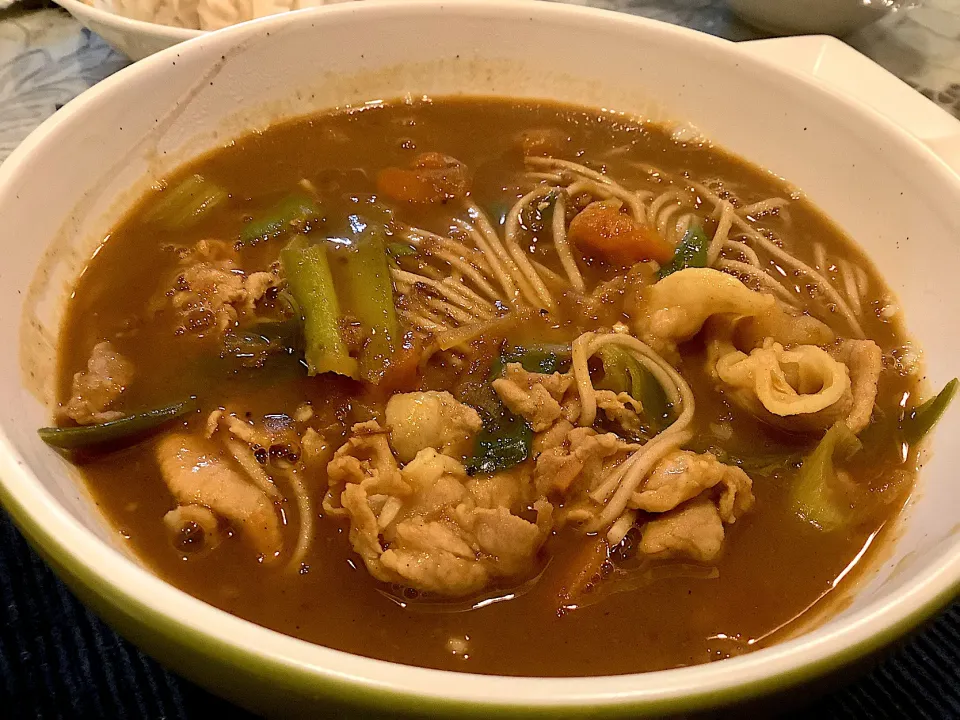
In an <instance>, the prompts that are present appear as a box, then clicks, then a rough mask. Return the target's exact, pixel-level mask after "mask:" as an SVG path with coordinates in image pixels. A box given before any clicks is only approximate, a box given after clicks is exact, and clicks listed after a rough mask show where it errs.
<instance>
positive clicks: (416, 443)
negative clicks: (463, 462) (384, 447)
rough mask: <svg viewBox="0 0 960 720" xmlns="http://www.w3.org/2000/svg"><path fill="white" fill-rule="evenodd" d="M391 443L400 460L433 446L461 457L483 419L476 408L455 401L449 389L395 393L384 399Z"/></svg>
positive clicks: (470, 443)
mask: <svg viewBox="0 0 960 720" xmlns="http://www.w3.org/2000/svg"><path fill="white" fill-rule="evenodd" d="M387 425H388V426H389V427H390V444H391V445H392V446H393V449H394V450H396V452H397V456H398V457H399V458H400V460H401V461H403V462H410V461H411V460H413V458H414V457H415V456H416V454H417V453H418V452H420V451H421V450H423V449H424V448H428V447H432V448H435V449H436V450H439V451H440V452H442V453H444V454H445V455H450V456H451V457H464V456H465V455H467V454H469V453H470V451H471V449H472V447H473V438H474V436H475V435H476V434H477V433H478V432H479V431H480V428H481V426H482V422H481V421H480V416H479V415H478V414H477V411H476V410H474V409H473V408H471V407H469V406H467V405H464V404H463V403H460V402H457V400H456V399H455V398H454V397H453V395H451V394H450V393H448V392H446V391H444V392H436V391H433V390H430V391H428V392H412V393H403V394H398V395H394V396H393V397H391V398H390V400H389V401H388V402H387Z"/></svg>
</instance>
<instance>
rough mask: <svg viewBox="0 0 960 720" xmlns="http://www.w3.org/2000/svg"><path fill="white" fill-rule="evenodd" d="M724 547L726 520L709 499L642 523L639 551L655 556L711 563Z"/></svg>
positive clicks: (700, 498)
mask: <svg viewBox="0 0 960 720" xmlns="http://www.w3.org/2000/svg"><path fill="white" fill-rule="evenodd" d="M722 548H723V522H722V521H721V520H720V514H719V513H718V512H717V508H716V506H714V504H713V503H712V502H710V500H708V499H706V498H703V497H698V498H696V499H694V500H690V501H689V502H687V503H686V504H684V505H681V506H680V507H678V508H676V509H674V510H671V511H670V512H668V513H664V514H663V515H659V516H658V517H656V518H654V519H653V520H651V521H649V522H648V523H647V524H646V525H644V526H643V530H642V532H641V537H640V546H639V549H640V552H642V553H644V554H645V555H652V556H654V557H656V558H662V559H667V558H683V557H686V558H690V559H691V560H695V561H697V562H712V561H713V560H716V559H717V557H718V556H719V555H720V550H721V549H722Z"/></svg>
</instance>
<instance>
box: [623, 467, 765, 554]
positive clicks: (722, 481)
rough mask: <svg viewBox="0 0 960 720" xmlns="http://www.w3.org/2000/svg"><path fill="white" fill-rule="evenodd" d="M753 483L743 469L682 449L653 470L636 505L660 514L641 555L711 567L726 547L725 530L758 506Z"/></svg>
mask: <svg viewBox="0 0 960 720" xmlns="http://www.w3.org/2000/svg"><path fill="white" fill-rule="evenodd" d="M752 485H753V484H752V482H751V481H750V478H749V477H748V476H747V474H746V473H745V472H743V470H741V469H740V468H737V467H732V466H730V465H724V464H723V463H721V462H719V461H718V460H717V459H716V458H715V457H714V456H713V455H710V454H709V453H708V454H705V455H697V454H696V453H692V452H689V451H686V450H678V451H676V452H673V453H671V454H669V455H667V456H666V457H665V458H664V459H663V460H661V461H660V462H659V463H658V464H657V466H656V467H655V468H654V469H653V472H652V473H651V474H650V477H649V478H647V480H646V482H645V483H644V485H643V488H641V490H640V491H639V492H637V493H634V495H633V498H632V500H631V503H630V504H631V506H632V507H635V508H637V509H639V510H645V511H647V512H650V513H661V514H658V515H656V516H654V517H653V518H652V519H651V520H649V521H648V522H647V523H646V524H645V525H644V526H643V530H642V536H641V541H640V552H642V553H645V554H648V555H653V556H656V557H658V558H673V557H688V558H690V559H692V560H695V561H697V562H711V561H712V560H714V559H716V558H717V556H718V555H719V554H720V550H721V548H722V546H723V539H724V529H723V525H724V523H726V524H733V523H734V522H736V521H737V519H738V518H739V517H741V516H742V515H743V514H744V513H746V512H747V511H748V510H750V508H751V507H753V503H754V497H753V489H752Z"/></svg>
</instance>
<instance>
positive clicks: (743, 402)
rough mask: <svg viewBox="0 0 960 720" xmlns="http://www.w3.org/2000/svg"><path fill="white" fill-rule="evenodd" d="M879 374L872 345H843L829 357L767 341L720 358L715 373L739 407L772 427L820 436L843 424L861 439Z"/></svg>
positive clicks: (853, 342) (877, 352) (812, 349)
mask: <svg viewBox="0 0 960 720" xmlns="http://www.w3.org/2000/svg"><path fill="white" fill-rule="evenodd" d="M881 369H882V355H881V351H880V348H879V346H878V345H877V344H876V343H874V342H873V341H872V340H845V341H843V342H842V343H840V344H839V345H838V346H836V347H835V348H833V349H832V351H830V352H828V351H827V350H824V349H823V348H821V347H818V346H816V345H798V346H795V347H792V348H789V349H787V348H784V347H783V346H782V345H781V344H780V343H778V342H774V340H773V338H767V340H766V341H765V342H764V344H763V345H762V346H761V347H759V348H755V349H754V350H752V351H751V352H750V354H749V355H748V354H746V353H743V352H740V351H736V350H734V351H730V352H727V353H726V354H724V355H722V356H721V357H720V358H719V359H718V360H717V361H716V365H715V368H714V372H715V375H716V377H717V378H718V379H719V381H720V383H721V386H722V387H723V388H724V389H725V391H726V394H727V396H728V397H729V398H730V399H731V400H732V401H733V402H734V403H735V404H736V405H738V406H740V407H742V408H743V409H745V410H747V411H748V412H750V413H751V414H753V415H754V416H756V417H757V418H759V419H761V420H763V421H765V422H768V423H770V424H771V425H775V426H777V427H781V428H783V429H785V430H790V431H794V432H822V431H825V430H826V429H827V428H829V427H831V426H832V425H833V424H834V423H835V422H837V421H838V420H843V421H845V422H846V423H847V425H848V426H849V427H850V429H851V430H852V431H853V432H854V433H859V432H860V431H861V430H863V428H865V427H866V426H867V425H868V424H869V422H870V418H871V416H872V414H873V405H874V401H875V399H876V395H877V383H878V381H879V378H880V371H881Z"/></svg>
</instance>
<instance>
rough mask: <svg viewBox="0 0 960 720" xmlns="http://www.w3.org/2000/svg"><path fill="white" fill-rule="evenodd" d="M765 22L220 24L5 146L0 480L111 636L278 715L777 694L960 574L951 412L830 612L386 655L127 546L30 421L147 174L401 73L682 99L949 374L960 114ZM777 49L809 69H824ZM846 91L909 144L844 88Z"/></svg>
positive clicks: (903, 626) (956, 351)
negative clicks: (708, 637) (674, 662)
mask: <svg viewBox="0 0 960 720" xmlns="http://www.w3.org/2000/svg"><path fill="white" fill-rule="evenodd" d="M321 38H322V41H321ZM771 42H772V44H771ZM778 42H779V41H766V42H763V43H759V44H756V45H748V46H737V45H735V44H732V43H728V42H725V41H722V40H718V39H716V38H713V37H709V36H706V35H701V34H698V33H695V32H692V31H688V30H684V29H681V28H677V27H673V26H669V25H664V24H660V23H656V22H652V21H647V20H641V19H637V18H634V17H628V16H625V15H618V14H612V13H606V12H601V11H593V10H586V9H583V8H576V7H569V6H561V5H553V4H548V3H520V4H518V3H515V2H511V1H510V0H486V1H483V0H461V1H459V2H455V3H450V4H445V3H438V2H432V3H431V2H426V3H421V2H410V1H406V0H394V1H388V2H377V1H376V0H372V1H371V2H364V3H356V4H348V5H337V6H334V7H330V8H325V9H321V10H318V11H316V12H304V13H294V14H290V15H285V16H277V17H273V18H268V19H266V20H262V21H257V22H254V23H248V24H244V25H241V26H237V27H235V28H231V29H228V30H225V31H222V32H217V33H212V34H209V35H205V36H203V37H201V38H198V39H196V40H193V41H190V42H188V43H185V44H183V45H180V46H177V47H176V48H171V49H170V50H168V51H166V52H163V53H160V54H158V55H155V56H153V57H151V58H148V59H147V60H145V61H143V62H142V63H138V64H137V65H135V66H132V67H130V68H128V69H125V70H123V71H121V72H120V73H118V74H117V75H115V76H113V77H112V78H110V79H108V80H106V81H104V82H103V83H101V84H100V85H98V86H96V87H95V88H93V89H92V90H91V91H89V92H87V93H85V94H84V95H83V96H82V97H80V98H79V99H77V100H75V101H74V102H72V103H70V104H69V105H68V106H67V107H65V108H63V109H62V110H61V111H59V112H58V113H57V114H56V115H55V116H54V117H53V118H52V119H50V120H49V121H48V122H46V123H45V124H44V125H43V126H42V127H41V128H40V129H39V130H37V131H36V132H35V133H34V134H33V135H31V136H30V138H29V139H28V140H27V141H26V142H24V143H23V145H22V146H21V147H20V148H18V149H17V151H16V152H15V153H14V154H13V155H11V156H10V158H9V160H7V162H6V163H5V164H4V165H3V166H2V168H0V216H2V217H3V222H2V223H0V250H2V252H3V256H4V260H3V263H2V264H0V307H2V308H3V312H2V314H0V332H2V336H3V337H4V338H5V339H6V342H4V343H2V344H0V478H2V480H0V499H2V501H3V504H4V505H5V506H6V507H7V509H8V510H9V511H10V513H11V514H12V515H13V517H14V519H15V520H16V522H17V523H18V524H19V525H20V527H21V528H22V529H23V531H24V533H25V534H26V535H27V536H28V537H29V539H30V540H31V541H32V543H33V544H34V545H35V546H36V547H37V548H39V549H40V551H41V552H42V553H43V555H44V556H45V557H46V558H47V560H48V561H49V562H50V563H51V564H52V565H53V566H54V567H55V568H56V569H57V571H58V572H59V573H60V574H61V575H62V576H63V577H64V578H65V579H66V580H67V582H68V583H70V585H71V586H72V587H73V588H74V590H75V591H76V592H77V593H79V595H80V596H81V597H82V598H83V599H85V600H86V601H87V602H89V603H90V604H91V605H93V606H94V607H95V608H97V609H98V610H99V611H100V612H101V613H102V614H103V615H105V616H106V617H107V619H108V620H109V621H110V622H111V623H113V624H114V625H115V626H116V627H117V628H118V629H119V630H120V631H121V632H123V633H125V634H126V635H127V636H128V637H130V638H132V639H133V640H135V641H136V642H138V643H139V644H141V645H142V646H143V647H144V648H145V649H146V650H147V651H148V652H150V653H152V654H153V655H155V656H157V657H158V658H160V659H161V660H163V661H165V662H166V663H167V664H169V665H170V666H171V667H172V668H173V669H175V670H176V671H177V672H180V673H182V674H184V675H186V676H188V677H190V678H192V679H194V680H196V681H198V682H200V683H202V684H204V685H207V686H208V687H212V688H214V689H215V690H216V691H217V692H219V693H221V694H223V695H225V696H227V697H230V698H231V699H233V700H235V701H238V702H240V703H242V704H244V705H245V706H247V707H249V708H253V709H255V710H259V711H261V712H270V713H271V714H309V713H321V714H336V713H339V712H340V711H341V709H342V708H343V707H345V706H357V705H360V706H363V707H365V708H367V709H368V710H369V709H370V708H376V709H379V710H381V711H385V712H387V711H388V712H390V713H391V714H392V713H396V712H400V711H409V712H413V711H416V712H421V713H433V714H440V713H452V712H457V713H458V714H463V715H469V716H476V717H489V716H491V713H492V712H493V711H494V710H496V711H498V712H503V713H507V714H523V715H525V716H542V717H551V718H556V717H562V716H582V715H584V714H585V713H587V712H589V713H591V716H596V715H630V716H633V717H636V716H638V715H641V714H654V713H664V712H668V711H672V712H682V711H687V710H690V709H693V708H700V707H706V706H711V705H717V704H722V703H729V702H732V701H734V700H737V699H742V698H745V697H750V696H754V695H760V694H763V693H769V692H771V691H773V690H776V689H778V688H783V687H785V686H787V685H789V684H791V683H796V682H799V681H801V680H804V679H809V678H812V677H815V676H818V675H821V674H824V673H826V672H828V671H830V670H832V669H835V668H837V667H838V666H839V665H841V664H843V663H845V662H848V661H850V660H852V659H853V658H856V657H858V656H860V655H862V654H864V653H866V652H868V651H870V650H872V649H875V648H877V647H879V646H881V645H882V644H884V643H886V642H888V641H889V640H891V639H892V638H893V637H895V636H897V635H898V634H901V633H903V632H905V631H906V630H907V629H908V628H910V627H911V626H913V625H914V624H915V623H917V622H918V621H919V620H920V619H922V618H923V617H925V616H927V615H929V614H930V613H932V612H933V611H934V610H935V609H937V608H938V607H941V606H943V605H944V604H945V603H947V602H949V601H950V600H951V599H952V598H953V597H954V596H955V595H956V591H957V587H958V580H960V535H958V532H957V529H958V526H957V514H956V509H957V507H958V496H960V486H958V484H957V482H956V470H955V469H956V467H957V466H958V465H960V444H956V443H953V444H952V443H950V442H949V440H950V439H951V438H955V437H956V436H957V434H958V430H960V413H958V412H956V409H954V412H952V413H950V414H948V416H947V417H946V418H945V420H944V421H943V423H942V424H941V426H940V427H939V429H938V432H937V436H936V442H935V443H934V450H935V452H934V455H933V458H932V460H931V461H930V462H929V464H928V465H927V467H926V468H925V470H924V472H923V474H922V477H921V480H920V484H919V488H918V490H917V492H916V494H915V496H914V498H913V499H912V500H911V502H910V504H909V508H908V510H907V513H906V518H905V523H904V525H903V528H902V530H901V532H900V533H899V535H900V537H899V540H898V542H897V543H896V545H895V547H893V548H891V551H890V553H889V555H888V557H887V559H886V560H885V561H884V562H883V563H882V564H881V565H880V566H879V567H878V568H877V570H876V572H875V573H873V574H872V575H870V576H869V577H868V578H867V579H866V580H865V581H864V583H863V585H862V587H861V589H860V591H859V593H858V594H857V595H856V597H855V598H853V599H852V601H851V602H850V604H849V605H848V606H846V607H845V608H844V609H843V610H842V612H840V613H839V614H838V615H836V616H835V617H834V618H833V619H831V620H830V621H829V622H827V623H826V624H824V625H822V626H821V627H819V628H817V629H815V630H813V631H811V632H809V633H807V634H805V635H802V636H800V637H797V638H795V639H793V640H790V641H787V642H784V643H782V644H779V645H777V646H775V647H771V648H767V649H764V650H760V651H758V652H756V653H752V654H749V655H746V656H743V657H738V658H735V659H731V660H724V661H722V662H718V663H714V664H709V665H701V666H697V667H691V668H684V669H677V670H668V671H664V672H656V673H648V674H644V675H625V676H618V677H601V678H568V679H529V678H499V677H484V676H474V675H466V674H454V673H445V672H439V671H435V670H425V669H421V668H414V667H405V666H399V665H393V664H390V663H386V662H381V661H377V660H370V659H366V658H361V657H356V656H352V655H347V654H344V653H341V652H337V651H334V650H329V649H327V648H323V647H318V646H314V645H310V644H308V643H305V642H302V641H299V640H295V639H293V638H289V637H285V636H283V635H280V634H277V633H275V632H272V631H269V630H266V629H263V628H260V627H257V626H255V625H252V624H250V623H248V622H245V621H243V620H240V619H238V618H235V617H232V616H230V615H228V614H226V613H223V612H221V611H219V610H216V609H214V608H213V607H210V606H208V605H206V604H204V603H202V602H200V601H198V600H195V599H193V598H191V597H189V596H188V595H185V594H184V593H182V592H180V591H178V590H176V589H174V588H173V587H171V586H169V585H167V584H165V583H163V582H162V581H160V580H159V579H157V578H155V577H154V576H152V575H151V574H150V573H149V572H147V571H146V570H145V569H144V568H143V567H142V566H141V565H140V564H139V563H138V562H137V561H136V559H134V558H131V557H129V556H127V555H126V554H125V553H124V552H123V551H122V550H121V549H119V544H118V543H117V542H115V540H118V538H117V535H116V533H115V532H114V531H112V530H111V529H110V528H109V527H106V526H105V525H104V523H103V522H102V521H101V519H100V517H99V515H98V514H97V512H96V510H95V508H94V507H93V505H92V504H91V503H90V502H89V500H88V499H87V497H86V494H85V493H84V492H83V490H82V488H81V486H80V485H79V484H78V482H77V479H76V474H75V473H74V472H73V471H72V469H71V467H70V466H69V465H68V464H67V463H66V462H64V461H63V460H62V459H61V458H60V457H59V456H57V455H56V454H55V453H53V452H52V451H51V450H50V449H49V448H47V447H45V446H44V445H43V444H42V443H41V442H40V441H39V440H38V438H37V435H36V432H35V429H36V428H37V427H38V426H40V425H43V424H45V423H46V422H47V421H48V419H49V414H48V412H49V411H48V409H47V408H46V407H45V406H44V405H43V404H42V403H41V402H40V401H38V399H37V397H36V396H35V395H34V394H33V392H32V391H31V388H34V389H39V388H40V386H43V385H44V381H48V380H49V378H50V377H51V369H52V365H51V359H52V353H53V342H54V340H55V338H56V332H57V328H58V322H59V318H60V314H61V311H62V309H63V307H64V300H65V298H66V296H67V293H68V292H69V288H70V283H71V282H72V281H73V279H74V277H75V275H76V272H77V271H78V270H79V268H80V267H81V266H82V264H83V263H84V261H85V260H86V259H87V258H88V257H89V255H90V252H91V250H92V248H93V247H94V246H95V245H96V244H97V242H98V239H99V238H101V237H102V236H103V233H104V232H106V230H107V229H108V228H109V227H110V226H111V225H112V224H113V223H114V222H115V221H116V220H117V218H118V217H119V216H120V215H121V214H122V213H123V211H124V209H125V208H127V207H129V204H130V203H131V202H132V201H133V199H134V198H135V197H136V196H137V195H138V194H139V193H140V192H142V191H143V190H144V189H145V188H146V186H147V185H148V184H149V182H150V181H151V179H153V178H156V177H157V176H159V175H162V174H164V173H166V172H168V171H170V170H171V169H173V168H174V167H176V166H177V165H178V164H180V163H181V162H183V161H184V160H186V159H188V158H190V157H193V156H195V155H196V154H198V153H199V152H202V151H203V150H206V149H210V148H213V147H217V146H220V145H222V144H224V143H225V142H226V141H227V140H228V139H229V138H230V137H232V136H234V135H235V134H237V133H238V132H240V131H241V130H242V129H244V128H251V127H257V126H263V125H265V124H267V123H268V122H269V121H270V120H272V119H276V118H278V117H284V116H291V115H295V114H300V113H305V112H308V111H311V110H317V109H321V108H327V107H332V106H343V105H346V104H356V103H363V102H364V101H368V100H372V99H378V98H395V97H400V96H403V95H405V94H408V93H409V94H411V95H414V96H419V95H421V94H424V93H427V94H431V95H445V94H451V93H467V94H502V95H511V96H516V97H531V98H555V99H557V100H560V101H565V102H577V103H582V104H586V105H592V106H602V107H607V108H617V109H620V110H624V111H628V112H630V113H634V114H641V115H646V116H652V117H662V118H680V119H685V120H689V121H692V122H693V123H695V124H696V125H697V126H698V127H699V128H700V129H701V130H702V131H703V132H705V133H706V134H707V135H708V136H709V137H712V138H714V139H715V140H716V141H717V142H718V143H719V144H721V145H723V146H725V147H727V148H729V149H731V150H733V151H735V152H738V153H740V154H742V155H743V156H745V157H747V158H749V159H750V160H752V161H754V162H756V163H759V164H761V165H763V166H766V167H767V168H769V169H770V170H772V171H773V172H775V173H777V174H781V175H783V176H784V177H787V178H789V179H790V180H791V181H793V182H795V183H796V184H798V185H799V186H800V187H801V188H804V189H805V190H806V191H807V192H808V194H809V195H810V197H811V198H812V199H813V200H814V201H815V202H816V203H817V204H819V205H820V207H822V208H823V209H824V210H825V211H826V212H827V213H829V214H830V215H831V216H832V217H833V218H835V219H836V220H837V221H838V222H839V223H840V224H841V225H842V226H843V227H844V228H846V229H847V230H848V231H849V232H850V233H852V234H853V236H854V237H856V238H858V239H859V240H860V242H861V243H862V244H863V245H864V246H865V247H866V248H867V249H868V251H869V254H870V256H871V257H872V258H873V259H874V260H875V262H876V264H877V266H878V268H879V270H880V271H881V272H882V273H883V274H884V275H885V276H886V277H887V278H888V280H889V281H890V282H891V285H892V287H893V288H894V289H895V290H896V291H897V292H898V293H899V295H900V300H901V302H902V305H903V307H904V308H905V311H906V313H907V317H908V318H909V320H910V322H909V325H910V329H911V330H912V332H913V334H914V335H915V337H916V338H917V340H919V341H920V343H922V345H923V346H924V347H925V348H926V351H927V361H928V365H927V367H928V372H929V379H930V380H931V382H932V384H933V385H939V384H941V383H942V382H943V381H945V380H946V379H948V378H949V377H952V376H953V375H954V374H956V372H957V362H958V361H957V358H958V357H960V334H958V333H956V332H954V331H953V328H954V323H955V318H956V317H957V316H958V315H960V283H957V282H956V273H957V268H958V267H960V245H958V242H957V239H958V238H960V177H958V176H957V174H956V173H955V172H954V171H952V170H951V169H950V168H949V167H948V165H947V164H946V163H945V162H944V161H942V160H941V159H939V158H938V157H937V156H936V155H935V154H934V152H932V151H931V150H930V149H929V147H928V144H927V142H929V143H934V144H937V146H938V148H939V150H940V151H941V152H943V153H944V154H950V153H954V156H953V157H954V161H960V127H958V123H956V121H954V120H953V119H951V118H949V117H948V116H947V115H946V114H944V113H942V112H940V111H939V110H937V109H935V108H933V106H932V105H930V104H928V103H926V101H925V100H922V99H921V98H919V96H917V95H916V94H914V93H911V91H909V90H908V89H906V88H905V87H904V86H902V85H901V84H900V83H899V82H897V81H896V80H894V79H892V78H891V77H890V76H889V75H887V74H886V73H884V72H883V71H880V70H878V69H876V68H875V66H872V65H871V64H870V63H868V62H867V61H865V60H863V59H862V58H859V56H855V55H851V54H850V51H848V50H846V49H845V48H844V47H843V46H842V45H840V44H839V43H831V42H827V41H821V40H815V41H813V44H809V43H808V44H806V45H805V44H803V43H801V44H799V45H798V44H796V42H795V41H788V44H787V45H782V44H777V43H778ZM789 42H794V44H792V45H790V44H789ZM783 63H787V64H791V65H793V66H794V67H795V68H803V67H808V68H820V69H821V70H823V69H824V68H826V70H825V71H824V72H825V74H826V77H827V78H828V79H829V81H831V82H834V83H836V84H837V85H838V86H840V87H841V89H837V87H835V86H833V85H829V84H827V82H825V81H823V80H820V79H817V78H812V77H809V76H807V75H804V74H803V72H802V71H801V70H790V69H784V68H783V67H781V64H783ZM818 72H819V70H818ZM862 92H869V93H871V95H872V96H873V97H874V99H875V100H877V101H878V102H883V103H885V107H886V108H887V109H888V110H889V111H890V112H891V113H892V114H893V115H894V116H895V117H896V119H897V120H898V121H899V122H901V123H904V124H909V125H910V126H911V129H912V130H913V131H914V133H916V134H919V135H920V136H922V137H923V141H922V140H921V139H918V137H917V135H916V134H911V133H910V132H908V131H906V130H904V129H903V128H901V127H900V126H898V125H897V124H896V123H894V122H893V121H891V120H890V119H888V118H887V117H884V116H883V115H882V114H880V113H879V112H877V111H875V110H872V109H870V108H869V107H867V106H866V105H864V104H861V103H860V102H858V101H856V100H854V99H852V98H851V97H850V95H857V94H858V93H862ZM925 141H927V142H925ZM957 166H960V162H958V164H957ZM31 278H33V279H34V281H33V285H32V287H31V286H30V285H31ZM47 384H49V383H47ZM664 612H669V608H665V609H664ZM531 641H532V642H536V638H531ZM588 709H589V710H588Z"/></svg>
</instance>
